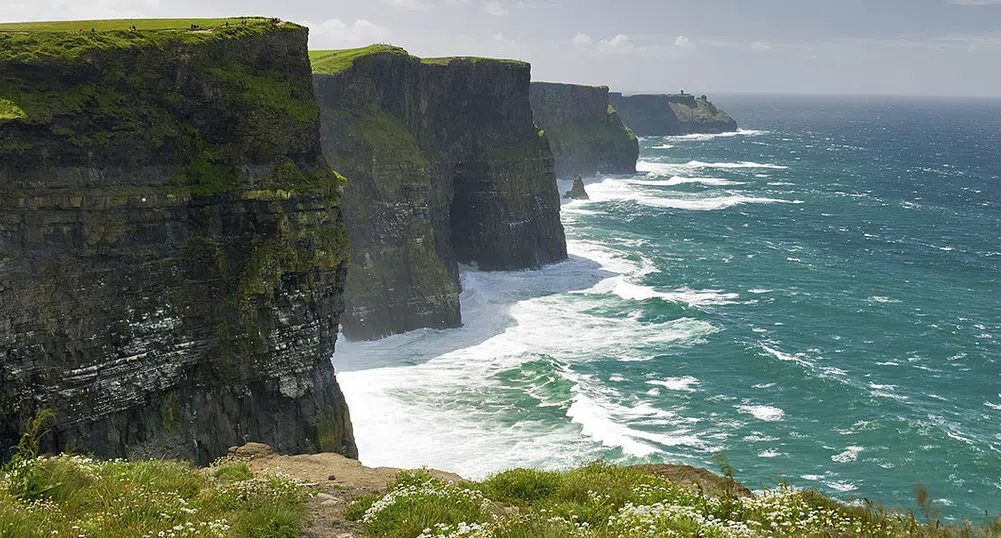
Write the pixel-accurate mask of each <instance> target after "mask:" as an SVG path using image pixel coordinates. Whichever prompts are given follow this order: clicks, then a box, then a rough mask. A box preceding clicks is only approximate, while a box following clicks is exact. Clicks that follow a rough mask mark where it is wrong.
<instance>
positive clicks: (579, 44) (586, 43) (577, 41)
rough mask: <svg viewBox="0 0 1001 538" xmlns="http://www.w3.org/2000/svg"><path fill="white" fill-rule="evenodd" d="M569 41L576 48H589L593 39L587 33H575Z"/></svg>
mask: <svg viewBox="0 0 1001 538" xmlns="http://www.w3.org/2000/svg"><path fill="white" fill-rule="evenodd" d="M570 42H571V43H573V46H574V47H575V48H578V49H589V48H591V47H593V46H594V39H592V38H591V36H589V35H587V34H577V35H576V36H574V38H573V39H571V40H570Z"/></svg>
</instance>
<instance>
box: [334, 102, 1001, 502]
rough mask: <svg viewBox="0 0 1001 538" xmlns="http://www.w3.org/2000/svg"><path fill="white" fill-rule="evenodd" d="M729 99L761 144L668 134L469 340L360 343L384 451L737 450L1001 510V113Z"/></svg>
mask: <svg viewBox="0 0 1001 538" xmlns="http://www.w3.org/2000/svg"><path fill="white" fill-rule="evenodd" d="M719 104H720V105H721V106H722V107H723V108H726V109H727V110H728V111H729V112H730V113H731V114H733V115H734V116H735V117H737V118H738V121H740V122H741V124H742V125H743V126H745V127H746V128H747V129H748V130H747V131H744V132H742V133H739V134H737V135H730V136H691V137H675V138H651V139H645V140H643V141H642V149H641V163H640V167H639V168H640V169H641V172H640V173H639V174H637V175H636V176H634V177H614V178H597V179H593V180H591V181H590V182H589V184H588V187H587V188H588V192H589V193H590V194H591V197H592V199H591V201H587V202H573V203H569V204H565V205H564V206H563V221H564V224H565V226H566V228H567V236H568V239H569V242H570V243H569V250H570V252H571V259H570V260H569V261H568V262H566V263H563V264H558V265H555V266H551V267H547V268H545V269H544V270H541V271H532V272H514V273H479V272H474V271H464V272H463V285H464V292H463V297H462V301H463V317H464V321H465V324H466V326H465V327H464V328H462V329H457V330H452V331H418V332H415V333H411V334H407V335H401V336H396V337H393V338H389V339H386V340H382V341H380V342H375V343H364V344H363V343H357V344H347V345H339V346H338V351H337V353H336V354H335V357H334V363H335V365H336V366H337V367H338V370H339V372H340V373H339V375H338V379H339V380H340V382H341V384H342V386H343V388H344V390H345V393H346V395H347V398H348V402H349V405H350V406H351V410H352V414H353V419H354V422H355V427H356V436H357V438H358V442H359V448H360V451H361V455H362V461H363V462H365V463H367V464H373V465H395V466H413V465H429V466H432V467H438V468H444V469H448V470H453V471H456V472H459V473H460V474H464V475H467V476H470V477H480V476H483V475H485V474H487V473H490V472H494V471H497V470H501V469H505V468H509V467H513V466H518V465H535V466H543V467H553V468H559V467H565V466H568V465H574V464H579V463H582V462H585V461H589V460H593V459H596V458H605V459H608V460H612V461H618V462H623V463H630V462H645V461H654V462H678V463H688V464H695V465H700V466H710V467H712V466H713V464H712V463H710V459H709V458H710V456H711V454H712V453H714V452H716V451H723V452H724V453H725V455H726V456H727V457H728V459H729V461H730V463H731V464H732V465H733V467H734V468H735V469H736V474H737V477H738V479H740V480H741V481H742V482H744V483H745V484H747V485H749V486H751V487H752V488H761V487H770V486H774V485H775V484H777V483H778V482H787V483H791V484H793V485H796V486H799V487H804V488H810V487H815V488H818V489H820V490H821V491H823V492H825V493H827V494H830V495H832V496H835V497H838V498H842V499H846V500H847V499H861V498H869V499H873V500H881V501H883V502H885V503H886V504H887V505H889V506H902V507H905V508H910V507H911V506H913V499H914V487H915V486H916V485H923V486H924V487H926V488H927V489H928V491H929V492H930V493H931V495H932V498H934V499H936V503H937V504H938V506H939V507H940V509H941V510H942V513H943V514H944V515H946V516H947V517H955V518H968V519H973V520H979V519H980V518H982V517H983V514H984V511H985V510H987V511H989V512H990V513H991V514H997V513H999V512H1001V373H999V366H1001V364H999V361H1001V341H999V340H1001V282H999V279H1001V244H999V243H1001V151H999V149H998V148H1001V102H996V101H995V102H971V101H943V100H937V101H936V100H903V99H877V100H871V99H806V98H782V99H770V98H763V97H755V98H751V97H730V98H729V99H720V102H719ZM568 188H569V183H565V182H561V190H566V189H568Z"/></svg>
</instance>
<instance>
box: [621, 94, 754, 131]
mask: <svg viewBox="0 0 1001 538" xmlns="http://www.w3.org/2000/svg"><path fill="white" fill-rule="evenodd" d="M609 100H610V102H611V104H612V106H613V107H615V109H616V110H617V111H618V112H619V115H621V116H622V121H623V122H625V124H626V125H628V126H629V128H630V129H632V130H633V132H635V133H636V134H637V135H639V136H678V135H688V134H719V133H726V132H733V131H736V130H737V122H736V121H735V120H734V119H733V118H731V117H730V115H729V114H727V113H726V112H724V111H723V110H720V109H719V108H717V107H716V105H714V104H713V103H712V102H710V101H709V99H707V98H706V96H704V95H703V96H701V97H695V96H694V95H689V94H670V95H623V94H621V93H611V94H609Z"/></svg>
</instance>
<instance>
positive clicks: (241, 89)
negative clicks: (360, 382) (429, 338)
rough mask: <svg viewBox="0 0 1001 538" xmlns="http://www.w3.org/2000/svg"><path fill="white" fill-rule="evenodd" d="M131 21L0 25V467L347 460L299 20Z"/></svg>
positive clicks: (337, 272)
mask: <svg viewBox="0 0 1001 538" xmlns="http://www.w3.org/2000/svg"><path fill="white" fill-rule="evenodd" d="M116 22H121V25H120V26H121V28H117V27H116V26H115V23H116ZM131 22H133V21H101V24H102V26H101V30H100V31H95V32H89V31H87V32H77V31H76V30H75V29H74V30H72V31H65V29H63V30H55V31H39V32H31V31H23V29H22V30H19V31H5V30H4V28H0V456H4V455H9V449H10V447H11V445H12V444H15V443H16V442H17V439H18V437H19V433H18V430H19V427H20V425H21V424H22V423H23V421H24V420H25V419H26V418H28V417H31V416H32V415H33V414H34V413H35V412H37V411H38V410H39V409H42V408H51V409H52V410H54V411H55V413H56V415H57V417H58V423H57V424H56V425H55V428H54V430H53V433H52V435H51V436H50V437H49V438H48V439H47V440H46V446H44V447H43V449H46V450H50V451H62V450H66V451H69V450H74V451H80V452H90V453H93V454H95V455H97V456H99V457H120V456H146V455H154V456H183V457H190V458H193V459H195V460H196V461H200V462H207V461H210V460H211V459H213V458H215V457H218V456H220V455H222V454H225V453H226V449H227V448H228V447H229V446H231V445H234V444H242V443H243V442H246V441H248V440H251V441H261V442H266V443H269V444H271V445H272V446H274V447H275V448H276V449H277V450H279V451H280V452H309V451H318V450H326V451H335V452H339V453H342V454H346V455H348V456H352V457H355V456H356V455H357V450H356V448H355V444H354V440H353V437H352V432H351V423H350V419H349V417H348V411H347V406H346V404H345V402H344V398H343V396H342V394H341V392H340V389H339V387H338V385H337V382H336V380H335V377H334V371H333V368H332V366H331V363H330V356H331V354H332V353H333V351H334V342H335V338H336V328H337V324H338V316H339V315H340V313H341V311H342V309H343V294H342V289H343V285H344V279H345V276H346V274H347V259H348V235H347V231H346V229H345V227H344V224H343V220H342V218H341V214H340V209H339V206H340V200H341V189H342V185H343V178H341V177H339V176H338V175H336V174H335V173H333V172H332V171H331V170H330V169H329V167H328V165H327V162H326V160H325V159H324V157H323V155H322V154H321V151H320V144H319V112H318V109H317V106H316V102H315V97H314V93H313V88H312V85H311V73H310V67H309V62H308V58H307V30H306V28H303V27H299V26H296V25H293V24H288V23H281V22H279V21H272V20H266V19H249V20H247V19H243V20H240V19H236V20H233V21H225V22H222V21H218V22H216V23H213V25H212V26H210V25H208V24H201V25H199V27H198V28H194V27H192V28H184V29H170V28H155V29H153V28H149V25H147V24H145V23H143V22H139V23H138V26H139V28H137V29H130V23H131ZM67 24H68V25H72V24H73V23H67Z"/></svg>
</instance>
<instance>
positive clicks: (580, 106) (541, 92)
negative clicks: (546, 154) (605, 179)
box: [531, 82, 640, 178]
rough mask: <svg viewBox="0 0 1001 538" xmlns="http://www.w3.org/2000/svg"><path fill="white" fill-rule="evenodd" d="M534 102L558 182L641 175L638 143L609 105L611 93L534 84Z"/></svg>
mask: <svg viewBox="0 0 1001 538" xmlns="http://www.w3.org/2000/svg"><path fill="white" fill-rule="evenodd" d="M531 99H532V111H533V113H534V114H535V122H536V123H537V124H538V125H539V127H540V128H541V129H543V130H544V131H545V133H546V137H547V138H549V145H550V147H551V148H552V151H553V158H554V159H555V162H556V175H557V176H558V177H561V178H572V177H575V176H578V175H582V176H587V177H590V176H594V175H597V174H632V173H635V172H636V160H637V159H639V151H640V149H639V141H638V140H637V139H636V135H634V134H633V132H632V131H631V130H629V128H627V127H626V126H624V125H623V124H622V120H621V119H620V118H619V114H618V113H617V112H616V111H615V108H614V107H613V106H612V105H610V104H609V101H608V87H606V86H600V87H595V86H577V85H573V84H553V83H548V82H533V83H532V90H531Z"/></svg>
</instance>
